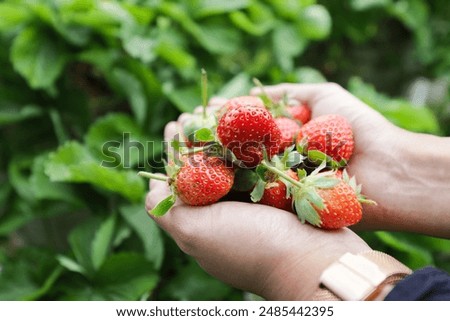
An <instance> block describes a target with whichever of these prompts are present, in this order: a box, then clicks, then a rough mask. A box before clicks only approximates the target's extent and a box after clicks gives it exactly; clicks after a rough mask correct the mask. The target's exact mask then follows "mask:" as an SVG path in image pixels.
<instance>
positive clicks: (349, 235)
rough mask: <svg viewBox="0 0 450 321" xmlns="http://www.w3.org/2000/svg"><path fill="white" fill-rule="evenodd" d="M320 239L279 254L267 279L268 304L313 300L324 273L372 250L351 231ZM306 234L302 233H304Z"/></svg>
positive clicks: (323, 233)
mask: <svg viewBox="0 0 450 321" xmlns="http://www.w3.org/2000/svg"><path fill="white" fill-rule="evenodd" d="M310 228H311V229H313V232H314V233H320V234H322V235H320V236H321V237H320V239H311V241H310V242H308V243H304V242H303V243H300V244H296V245H294V246H291V247H289V251H288V252H286V253H283V254H280V259H279V260H277V261H276V262H275V261H274V265H273V266H272V270H271V271H270V274H268V277H267V278H266V283H265V286H264V289H263V291H262V296H263V297H264V298H266V299H268V300H282V301H289V300H298V301H308V300H311V298H312V297H313V295H314V293H315V291H316V290H317V288H318V286H319V284H320V276H321V274H322V272H323V271H324V270H325V269H326V268H327V267H328V266H330V265H331V264H332V263H333V262H335V261H337V260H338V259H339V257H341V256H342V255H343V254H345V253H347V252H350V253H354V254H357V253H361V252H366V251H369V250H370V247H369V246H368V245H367V244H366V243H365V242H364V241H363V240H362V239H361V238H359V237H358V236H357V235H356V234H354V233H353V232H352V231H351V230H349V229H342V230H339V231H333V232H329V231H326V232H325V231H320V230H318V229H316V228H314V227H310ZM304 232H305V231H303V233H304Z"/></svg>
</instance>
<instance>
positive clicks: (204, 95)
mask: <svg viewBox="0 0 450 321" xmlns="http://www.w3.org/2000/svg"><path fill="white" fill-rule="evenodd" d="M207 105H208V75H207V74H206V71H205V69H203V68H202V106H203V119H206V106H207Z"/></svg>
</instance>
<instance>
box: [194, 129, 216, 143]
mask: <svg viewBox="0 0 450 321" xmlns="http://www.w3.org/2000/svg"><path fill="white" fill-rule="evenodd" d="M194 137H195V140H196V141H200V142H210V141H213V140H214V139H215V137H214V133H213V131H212V130H211V129H209V128H200V129H198V130H196V131H195V134H194Z"/></svg>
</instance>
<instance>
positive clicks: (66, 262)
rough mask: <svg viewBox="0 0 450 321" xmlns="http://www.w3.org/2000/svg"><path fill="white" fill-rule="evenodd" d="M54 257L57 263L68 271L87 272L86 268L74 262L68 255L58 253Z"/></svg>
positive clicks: (84, 273)
mask: <svg viewBox="0 0 450 321" xmlns="http://www.w3.org/2000/svg"><path fill="white" fill-rule="evenodd" d="M56 259H57V260H58V262H59V264H61V266H63V267H64V268H66V269H67V270H69V271H72V272H76V273H80V274H83V275H86V274H87V271H86V269H85V268H84V267H83V266H81V265H80V264H78V263H77V262H75V261H74V260H72V259H71V258H70V257H67V256H64V255H58V256H57V257H56Z"/></svg>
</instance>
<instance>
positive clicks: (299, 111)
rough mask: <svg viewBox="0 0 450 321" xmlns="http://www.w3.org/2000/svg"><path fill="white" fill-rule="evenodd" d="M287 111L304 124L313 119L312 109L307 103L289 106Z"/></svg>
mask: <svg viewBox="0 0 450 321" xmlns="http://www.w3.org/2000/svg"><path fill="white" fill-rule="evenodd" d="M287 112H288V114H289V115H291V117H292V118H294V119H295V120H298V121H299V122H301V123H302V124H303V125H304V124H306V123H307V122H309V121H310V119H311V109H309V107H308V106H307V105H305V104H298V105H296V106H290V107H287Z"/></svg>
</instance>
